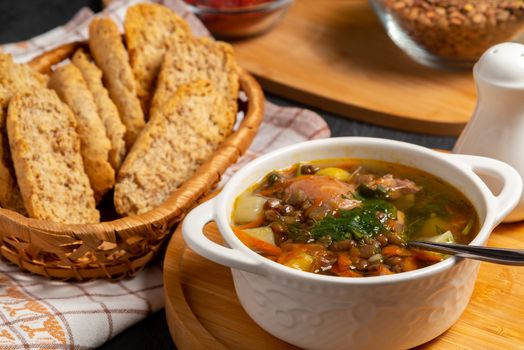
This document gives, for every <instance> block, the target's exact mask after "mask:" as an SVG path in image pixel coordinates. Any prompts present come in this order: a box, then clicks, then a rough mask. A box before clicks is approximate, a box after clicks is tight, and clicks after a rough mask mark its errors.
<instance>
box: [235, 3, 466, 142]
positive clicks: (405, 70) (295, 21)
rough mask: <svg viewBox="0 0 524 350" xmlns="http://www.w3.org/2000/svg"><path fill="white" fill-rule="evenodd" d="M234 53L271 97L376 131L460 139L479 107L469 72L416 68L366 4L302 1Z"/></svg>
mask: <svg viewBox="0 0 524 350" xmlns="http://www.w3.org/2000/svg"><path fill="white" fill-rule="evenodd" d="M234 48H235V52H236V56H237V58H238V60H239V62H240V65H241V66H242V67H244V68H246V69H248V70H249V71H250V72H251V73H253V74H254V75H255V76H256V77H257V78H258V80H259V81H260V83H261V84H262V86H263V87H264V89H265V90H267V91H270V92H272V93H274V94H276V95H279V96H283V97H286V98H289V99H292V100H294V101H299V102H302V103H305V104H307V105H310V106H316V107H319V108H322V109H324V110H327V111H330V112H334V113H337V114H340V115H343V116H347V117H350V118H352V119H357V120H360V121H364V122H368V123H372V124H376V125H382V126H387V127H392V128H396V129H401V130H406V131H413V132H422V133H429V134H435V135H458V134H459V133H460V131H461V130H462V128H463V127H464V124H465V123H466V122H467V121H468V120H469V118H470V116H471V114H472V112H473V109H474V105H475V99H476V92H475V87H474V82H473V78H472V73H471V71H470V70H468V71H465V72H456V71H455V72H452V71H442V70H435V69H431V68H427V67H424V66H422V65H420V64H417V63H415V62H414V61H413V60H411V59H410V58H409V57H407V56H406V55H405V54H404V53H403V52H402V51H401V50H400V49H399V48H398V47H396V46H395V44H394V43H393V42H392V41H391V40H390V39H389V38H388V36H387V35H386V33H385V31H384V29H383V28H382V26H381V24H380V23H379V21H378V18H377V17H376V16H375V14H374V13H373V11H372V9H371V7H370V6H369V4H368V1H367V0H322V1H318V0H296V1H295V3H294V4H293V5H292V6H291V8H290V10H289V12H288V14H287V16H286V17H285V18H284V20H283V22H282V23H280V24H279V25H278V26H277V27H276V28H274V29H273V30H272V31H270V32H268V33H267V34H265V35H263V36H259V37H255V38H252V39H247V40H243V41H238V42H236V43H234Z"/></svg>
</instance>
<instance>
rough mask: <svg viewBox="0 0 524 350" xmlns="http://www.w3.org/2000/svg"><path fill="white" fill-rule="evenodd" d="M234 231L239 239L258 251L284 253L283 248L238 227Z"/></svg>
mask: <svg viewBox="0 0 524 350" xmlns="http://www.w3.org/2000/svg"><path fill="white" fill-rule="evenodd" d="M233 232H235V234H236V235H237V237H238V239H240V241H241V242H242V243H244V244H245V245H246V246H247V247H248V248H249V249H252V250H254V251H256V252H259V253H262V254H267V255H274V256H278V255H280V253H282V249H280V248H279V247H277V246H276V245H273V244H270V243H267V242H264V241H263V240H260V239H258V238H254V237H252V236H250V235H249V234H247V233H246V232H244V231H242V230H241V229H239V228H238V227H234V228H233Z"/></svg>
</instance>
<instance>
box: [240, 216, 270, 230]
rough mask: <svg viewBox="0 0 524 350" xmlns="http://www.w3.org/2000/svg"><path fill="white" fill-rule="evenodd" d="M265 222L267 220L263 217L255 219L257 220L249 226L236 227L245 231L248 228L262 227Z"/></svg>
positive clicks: (248, 224) (249, 223)
mask: <svg viewBox="0 0 524 350" xmlns="http://www.w3.org/2000/svg"><path fill="white" fill-rule="evenodd" d="M264 221H266V218H265V217H264V215H261V216H260V217H258V218H257V219H255V220H253V221H251V222H248V223H247V224H244V225H238V226H236V228H239V229H241V230H244V229H246V228H254V227H258V226H262V224H263V223H264Z"/></svg>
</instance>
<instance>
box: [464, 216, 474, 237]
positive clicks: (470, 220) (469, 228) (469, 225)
mask: <svg viewBox="0 0 524 350" xmlns="http://www.w3.org/2000/svg"><path fill="white" fill-rule="evenodd" d="M474 223H475V217H474V216H472V217H471V219H469V221H468V224H467V225H466V227H464V229H463V230H462V234H463V235H464V236H467V235H468V234H469V231H471V228H472V227H473V224H474Z"/></svg>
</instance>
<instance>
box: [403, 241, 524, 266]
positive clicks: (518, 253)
mask: <svg viewBox="0 0 524 350" xmlns="http://www.w3.org/2000/svg"><path fill="white" fill-rule="evenodd" d="M408 245H409V246H410V247H414V248H420V249H425V250H431V251H434V252H438V253H443V254H451V255H456V256H459V257H462V258H468V259H475V260H481V261H487V262H491V263H495V264H503V265H516V266H524V250H517V249H507V248H490V247H479V246H472V245H465V244H453V243H435V242H427V241H411V242H409V243H408Z"/></svg>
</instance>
